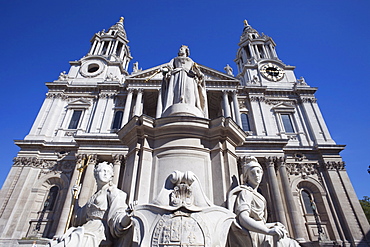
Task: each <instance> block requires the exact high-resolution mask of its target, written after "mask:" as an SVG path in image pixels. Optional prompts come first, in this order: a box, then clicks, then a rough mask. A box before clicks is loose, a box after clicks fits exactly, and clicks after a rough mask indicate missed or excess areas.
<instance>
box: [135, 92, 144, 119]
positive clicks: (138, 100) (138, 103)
mask: <svg viewBox="0 0 370 247" xmlns="http://www.w3.org/2000/svg"><path fill="white" fill-rule="evenodd" d="M142 98H143V89H142V88H140V89H138V90H137V96H136V103H135V113H134V116H138V117H139V116H141V115H142V105H141V101H142Z"/></svg>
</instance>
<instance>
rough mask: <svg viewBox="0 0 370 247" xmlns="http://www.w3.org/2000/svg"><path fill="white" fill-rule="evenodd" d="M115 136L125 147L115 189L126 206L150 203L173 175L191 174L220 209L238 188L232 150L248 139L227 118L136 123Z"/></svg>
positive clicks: (142, 120)
mask: <svg viewBox="0 0 370 247" xmlns="http://www.w3.org/2000/svg"><path fill="white" fill-rule="evenodd" d="M118 135H119V138H120V140H121V141H122V142H123V144H125V145H127V146H128V147H129V151H128V153H127V157H126V166H125V171H124V177H123V182H122V184H120V185H119V186H120V187H121V188H122V189H123V190H124V191H126V192H127V193H128V195H129V196H130V198H129V201H135V200H136V201H138V203H139V204H144V203H149V202H151V201H152V200H153V199H154V198H156V197H157V195H158V193H159V191H160V189H161V188H163V183H164V181H165V179H166V177H167V176H168V174H170V173H171V172H173V171H174V170H178V171H183V172H184V171H192V172H193V173H194V174H195V175H196V176H197V177H198V178H199V181H200V184H201V186H202V188H203V189H204V192H205V195H206V196H207V197H208V198H209V199H210V200H211V201H212V203H214V204H215V205H219V206H221V205H223V204H224V203H225V200H226V195H227V192H228V191H229V190H230V188H233V187H235V186H236V185H237V177H238V169H237V156H236V154H235V148H236V146H238V145H241V144H242V143H243V141H244V140H245V137H246V135H245V133H244V131H243V130H241V129H240V128H239V127H238V126H237V125H236V123H235V122H234V121H233V120H231V119H230V118H226V119H225V118H223V117H221V118H218V119H214V120H212V121H211V120H208V119H204V118H198V117H192V116H170V117H163V118H159V119H153V118H150V117H147V116H141V117H134V118H132V119H131V120H130V121H129V122H128V123H127V124H126V125H125V127H124V128H122V129H121V130H120V131H119V132H118Z"/></svg>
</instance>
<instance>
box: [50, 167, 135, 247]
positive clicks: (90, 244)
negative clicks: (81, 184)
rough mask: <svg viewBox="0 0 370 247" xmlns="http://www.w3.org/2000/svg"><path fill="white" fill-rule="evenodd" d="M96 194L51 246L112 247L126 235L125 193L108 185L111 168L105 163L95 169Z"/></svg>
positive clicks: (129, 223) (110, 182)
mask: <svg viewBox="0 0 370 247" xmlns="http://www.w3.org/2000/svg"><path fill="white" fill-rule="evenodd" d="M94 176H95V179H96V183H97V191H96V192H95V194H94V195H93V196H92V197H91V198H90V199H89V200H88V202H87V203H86V205H84V206H83V207H81V208H79V209H78V210H77V213H76V217H75V219H74V225H76V226H78V227H71V228H69V229H68V230H67V231H66V233H65V234H64V235H63V236H61V237H60V238H59V239H58V240H57V241H56V242H54V243H51V244H50V245H51V246H53V247H54V246H56V247H61V246H68V247H77V246H78V247H98V246H99V245H100V246H106V247H108V246H113V242H114V240H115V239H119V238H121V237H122V236H123V235H124V234H126V232H127V230H128V229H129V228H130V226H131V217H130V216H129V214H128V213H127V209H128V206H127V204H126V197H127V196H126V193H125V192H123V191H122V190H120V189H118V188H117V187H116V186H115V185H113V184H112V179H113V165H112V164H109V163H107V162H102V163H99V164H97V165H96V166H95V169H94Z"/></svg>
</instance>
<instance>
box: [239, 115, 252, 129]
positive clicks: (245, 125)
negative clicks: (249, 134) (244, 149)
mask: <svg viewBox="0 0 370 247" xmlns="http://www.w3.org/2000/svg"><path fill="white" fill-rule="evenodd" d="M241 119H242V129H243V130H244V131H251V127H250V125H249V118H248V115H247V114H246V113H242V114H241Z"/></svg>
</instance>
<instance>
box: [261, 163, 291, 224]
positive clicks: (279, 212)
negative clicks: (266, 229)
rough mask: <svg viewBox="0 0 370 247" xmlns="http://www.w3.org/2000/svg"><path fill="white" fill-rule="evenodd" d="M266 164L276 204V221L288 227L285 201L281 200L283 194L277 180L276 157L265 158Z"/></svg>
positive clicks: (272, 195)
mask: <svg viewBox="0 0 370 247" xmlns="http://www.w3.org/2000/svg"><path fill="white" fill-rule="evenodd" d="M265 159H266V160H265V162H266V168H267V177H268V181H269V187H270V191H271V197H272V200H273V201H274V202H275V205H274V206H275V207H274V211H275V215H276V220H277V221H279V222H281V223H283V224H284V225H285V226H287V220H286V217H285V212H284V206H283V201H282V199H281V192H280V190H279V184H278V181H277V178H276V173H275V162H274V161H275V160H276V157H266V158H265Z"/></svg>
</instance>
